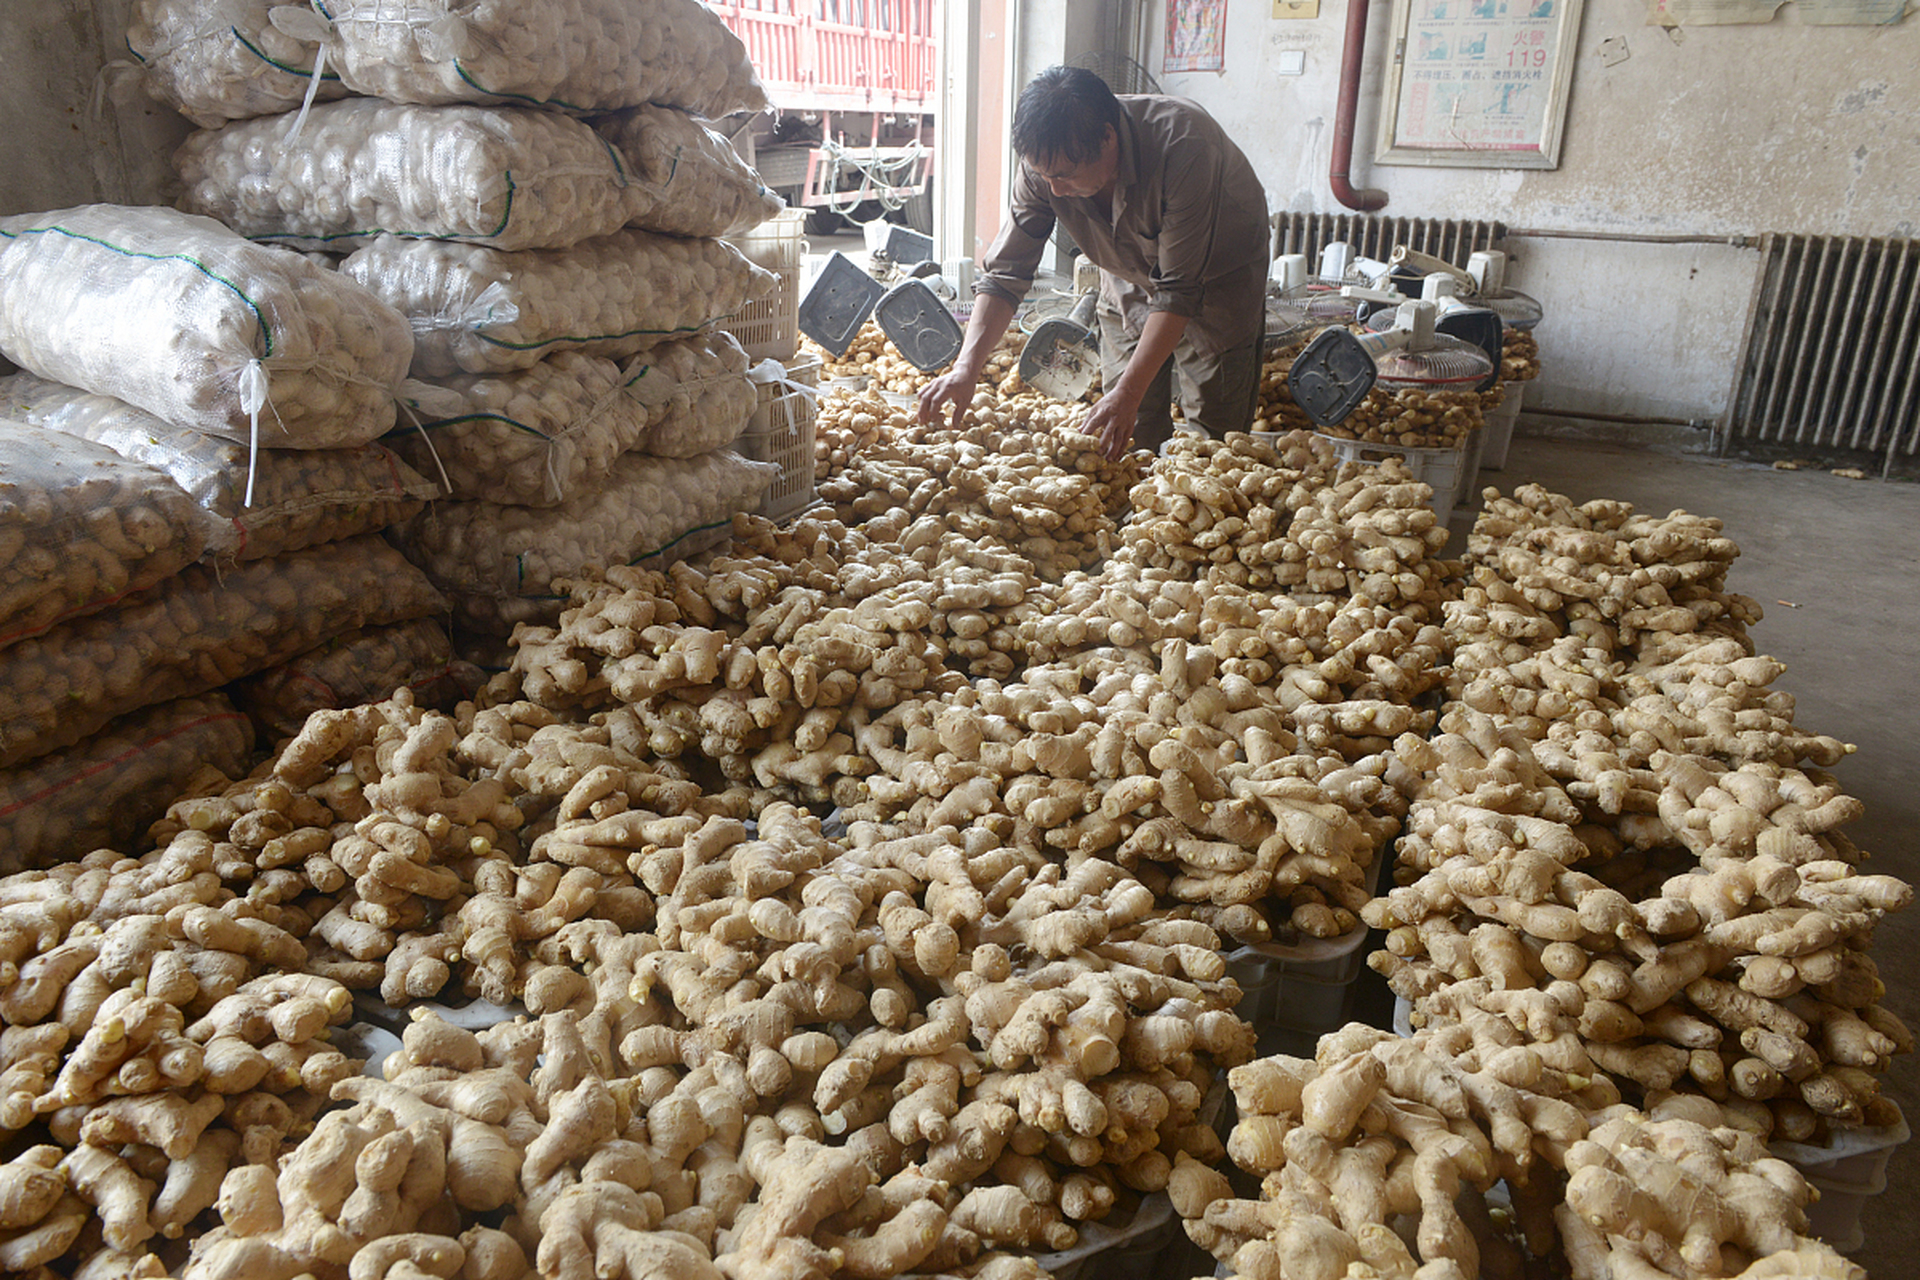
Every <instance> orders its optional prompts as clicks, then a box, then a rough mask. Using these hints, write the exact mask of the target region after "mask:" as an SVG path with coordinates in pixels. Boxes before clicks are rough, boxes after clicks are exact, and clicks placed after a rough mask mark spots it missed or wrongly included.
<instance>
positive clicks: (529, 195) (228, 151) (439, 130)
mask: <svg viewBox="0 0 1920 1280" xmlns="http://www.w3.org/2000/svg"><path fill="white" fill-rule="evenodd" d="M297 120H298V117H297V116H295V115H283V116H270V117H268V118H266V119H262V120H244V121H240V122H238V123H235V124H230V125H227V126H226V127H224V128H221V129H210V130H202V131H201V132H198V133H195V134H193V135H192V136H190V137H189V138H188V139H187V140H186V141H185V142H184V143H182V144H181V145H180V149H179V150H178V151H177V152H176V153H175V154H174V165H175V167H176V168H178V169H179V171H180V177H181V179H182V180H183V181H184V182H185V183H186V195H185V197H184V198H183V200H182V202H181V203H182V206H183V207H184V208H187V209H190V210H192V211H193V212H195V213H204V214H208V215H211V216H212V217H215V218H218V219H220V221H222V222H224V223H226V224H227V225H228V226H230V227H232V228H233V229H234V230H236V231H238V232H240V233H241V234H242V235H245V236H250V237H252V238H253V239H255V240H270V241H273V242H275V243H278V244H283V245H287V246H289V247H292V248H302V249H326V250H329V251H331V252H335V253H344V252H346V251H348V250H350V249H353V248H357V247H358V246H360V245H363V244H366V243H369V242H370V241H372V240H373V239H375V238H376V237H378V236H380V235H382V234H389V233H390V234H393V235H401V236H421V237H431V238H434V239H440V240H466V241H472V242H474V243H479V244H489V245H493V246H494V247H496V248H500V249H556V248H562V247H564V246H567V245H571V244H574V243H577V242H578V241H581V240H585V239H587V238H589V237H591V236H599V235H605V234H607V233H608V232H610V231H614V230H616V229H618V228H620V227H623V226H625V225H626V223H627V220H628V218H629V216H630V215H631V213H632V211H633V209H634V207H635V203H636V201H640V200H642V199H643V197H642V196H641V194H640V193H639V192H638V191H637V190H635V189H634V188H633V184H632V182H631V181H630V179H629V177H628V175H627V172H626V167H625V164H624V162H623V160H622V159H621V157H620V155H619V153H618V152H617V151H615V150H614V148H612V147H611V146H609V145H608V144H607V142H606V140H605V139H604V138H602V137H600V135H599V134H597V133H595V132H594V131H593V130H592V129H591V128H589V127H588V126H587V125H585V124H584V123H582V122H581V121H578V120H574V119H571V118H569V117H567V116H563V115H558V114H556V113H554V112H551V111H537V110H534V109H532V108H516V107H420V106H399V105H395V104H394V103H390V102H378V101H375V100H373V99H371V98H350V99H348V100H347V101H345V102H328V103H322V104H321V105H319V106H316V107H315V108H314V109H313V110H312V111H311V112H310V113H308V115H307V118H306V119H305V121H304V122H300V132H299V135H298V137H297V138H296V139H294V140H293V141H292V142H289V136H290V135H291V134H292V131H293V128H294V125H295V123H296V121H297Z"/></svg>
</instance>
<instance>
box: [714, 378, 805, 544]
mask: <svg viewBox="0 0 1920 1280" xmlns="http://www.w3.org/2000/svg"><path fill="white" fill-rule="evenodd" d="M796 383H797V384H799V385H798V386H796V385H794V384H796ZM819 383H820V360H819V358H818V357H817V356H809V357H807V358H806V359H805V360H798V361H795V362H794V363H793V364H791V365H789V366H788V368H787V377H786V380H785V381H783V382H769V383H763V384H762V385H761V387H760V402H759V404H757V405H755V406H754V410H753V418H752V420H751V421H749V422H748V423H747V429H746V430H745V431H743V432H741V434H740V438H739V439H738V440H736V441H735V442H734V446H733V447H734V449H735V451H736V452H738V453H739V454H740V456H741V457H743V458H750V459H752V460H753V461H755V462H774V463H778V464H779V466H780V474H779V475H778V476H777V477H775V479H774V482H773V485H772V487H771V488H769V489H768V490H767V496H766V497H765V498H764V499H762V500H761V503H760V510H759V514H760V515H762V516H765V517H766V518H767V519H769V520H787V519H790V518H792V517H793V516H796V515H799V514H800V513H801V512H802V511H805V510H806V509H807V508H808V507H810V506H812V505H813V436H814V424H815V422H816V420H817V419H818V416H819V407H818V406H817V405H816V404H815V403H814V393H813V392H812V391H811V390H809V389H803V388H812V387H816V386H818V385H819Z"/></svg>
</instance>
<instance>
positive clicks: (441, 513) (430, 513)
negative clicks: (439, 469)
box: [392, 449, 780, 597]
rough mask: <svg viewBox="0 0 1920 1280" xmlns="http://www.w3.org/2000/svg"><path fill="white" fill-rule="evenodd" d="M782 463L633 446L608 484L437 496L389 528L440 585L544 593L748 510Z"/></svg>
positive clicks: (518, 593) (501, 593)
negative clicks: (555, 491) (521, 499)
mask: <svg viewBox="0 0 1920 1280" xmlns="http://www.w3.org/2000/svg"><path fill="white" fill-rule="evenodd" d="M779 470H780V469H779V468H778V467H777V466H774V465H772V464H771V463H765V462H749V461H747V460H746V459H745V458H742V457H740V456H739V455H738V454H735V453H731V452H729V451H727V450H725V449H722V450H719V451H717V452H714V453H705V454H701V455H700V456H699V457H697V458H654V457H648V456H646V455H644V454H637V453H629V454H627V455H626V456H625V457H623V458H621V459H620V460H619V461H618V462H616V463H614V465H613V471H612V474H611V475H609V476H608V477H607V480H606V482H605V483H604V484H602V485H600V486H598V487H597V488H594V489H592V490H588V491H585V492H582V493H581V494H579V495H577V496H576V497H575V498H574V500H573V501H571V502H569V503H567V504H566V505H565V506H562V507H506V506H500V505H498V504H497V503H492V502H437V503H434V504H433V505H432V506H430V507H428V508H427V509H426V510H425V511H423V512H421V513H420V514H419V515H417V516H415V517H414V518H413V519H412V520H410V521H408V522H407V523H406V524H405V525H402V526H400V528H399V529H397V530H395V531H394V533H393V535H392V537H393V541H394V543H395V545H396V546H398V547H399V548H400V549H401V551H402V552H403V553H405V555H406V557H407V559H409V560H411V561H413V563H414V564H416V565H419V566H420V567H421V568H422V569H424V570H425V571H426V574H427V577H428V578H429V579H430V580H431V581H432V582H433V583H434V585H436V586H438V587H440V588H442V589H443V590H450V591H456V592H474V593H483V594H489V595H495V596H501V597H517V596H537V595H544V594H548V593H551V592H552V590H553V583H554V580H555V579H556V578H564V577H568V576H571V575H573V574H577V573H580V572H582V571H583V570H586V569H588V568H591V567H596V566H597V567H600V568H605V567H606V566H609V565H616V564H627V563H630V562H631V561H634V560H639V559H641V558H643V557H645V556H648V555H652V554H654V553H656V552H658V551H659V550H660V549H661V548H662V547H665V546H667V545H668V544H669V543H671V542H673V541H674V540H675V539H677V538H679V537H681V536H682V535H684V534H686V533H687V532H689V531H690V530H694V529H699V528H703V527H705V526H708V525H715V524H721V523H724V522H726V521H729V520H731V519H732V518H733V515H734V513H735V512H740V511H751V510H752V509H753V508H754V507H755V506H756V505H758V504H759V501H760V495H761V494H763V493H765V492H766V489H767V486H768V485H770V484H772V483H773V481H774V479H775V477H776V476H777V475H778V474H779Z"/></svg>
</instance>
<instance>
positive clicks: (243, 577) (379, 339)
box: [0, 205, 445, 865]
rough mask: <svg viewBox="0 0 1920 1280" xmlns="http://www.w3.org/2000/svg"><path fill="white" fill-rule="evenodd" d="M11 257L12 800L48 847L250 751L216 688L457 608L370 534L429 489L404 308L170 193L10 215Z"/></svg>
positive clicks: (2, 763) (15, 852)
mask: <svg viewBox="0 0 1920 1280" xmlns="http://www.w3.org/2000/svg"><path fill="white" fill-rule="evenodd" d="M0 277H4V279H5V281H6V284H5V300H4V302H0V352H4V353H5V354H6V355H7V356H8V358H10V359H11V360H13V361H14V362H15V363H16V364H18V365H19V366H21V367H22V368H23V369H25V370H27V371H28V372H26V373H22V374H18V375H15V376H13V377H10V378H7V379H5V380H4V385H0V398H3V399H4V401H5V403H6V408H7V411H8V413H9V414H11V415H12V416H13V417H15V418H16V419H20V420H22V422H21V424H20V425H18V426H17V427H15V428H12V429H10V431H9V434H8V438H7V440H6V442H5V443H6V450H7V454H8V456H9V457H12V458H16V459H19V462H18V463H17V465H16V466H14V467H12V468H10V475H11V476H12V477H14V478H15V482H14V483H13V484H12V485H11V486H10V488H11V490H12V492H11V494H10V498H11V500H12V504H13V505H12V506H11V509H10V512H9V516H10V518H9V520H8V521H7V523H8V525H9V526H10V528H9V537H10V539H12V540H13V544H14V545H13V549H12V551H11V552H10V557H9V558H10V560H11V562H12V563H13V564H14V565H15V566H17V571H18V572H19V573H21V574H22V576H23V583H24V584H25V585H28V586H30V587H33V590H32V591H30V592H29V594H28V595H27V596H22V597H20V598H19V599H17V600H12V601H9V610H8V612H9V615H10V617H9V624H8V625H7V626H6V627H5V632H6V636H7V643H6V646H5V649H4V653H5V660H4V662H3V663H0V682H3V683H4V686H5V690H6V692H5V693H4V695H3V698H4V705H5V707H6V708H7V710H6V715H5V722H4V727H0V769H5V770H7V771H8V774H7V778H6V781H5V784H4V786H5V792H6V799H5V801H4V802H0V810H4V814H5V820H6V821H7V822H8V824H9V831H10V834H11V835H12V836H13V837H14V840H13V842H12V844H11V848H10V850H9V852H10V854H11V855H12V856H14V857H16V858H18V859H20V860H21V863H31V862H35V861H37V860H39V859H42V858H50V857H54V858H57V857H60V856H63V855H65V854H66V853H67V852H68V850H69V848H70V846H71V844H72V843H74V842H79V843H82V844H87V845H88V847H91V846H90V842H94V841H98V840H100V839H102V838H104V837H106V836H111V835H114V834H115V833H119V832H125V831H128V830H132V829H137V828H138V826H139V824H140V823H141V822H143V821H145V820H147V819H150V818H151V816H152V809H153V807H154V805H155V801H156V799H159V800H161V801H162V802H163V801H164V797H165V794H166V792H167V791H168V790H172V791H175V792H177V790H178V789H179V788H180V787H181V786H183V785H185V784H186V783H187V782H188V781H189V780H190V779H191V777H192V776H193V774H194V773H195V771H196V769H197V768H198V765H199V763H200V761H201V760H202V759H205V760H208V761H215V762H218V763H221V764H223V765H228V766H229V767H230V766H232V765H234V764H237V763H238V762H239V761H240V760H241V759H243V758H244V755H245V752H246V750H247V749H248V747H249V746H250V745H251V735H250V733H249V731H248V730H247V728H246V725H245V723H244V721H241V720H240V719H239V718H238V717H236V716H235V715H234V713H233V708H232V707H231V705H230V704H226V703H224V702H222V701H220V700H218V699H215V700H213V701H208V700H206V695H210V694H213V693H214V692H215V691H216V690H218V689H219V688H220V687H221V686H222V685H225V684H226V683H228V682H229V681H231V680H234V679H237V678H240V677H243V676H247V675H251V674H254V673H256V672H259V671H261V670H263V669H266V668H268V667H272V666H274V665H276V664H278V663H282V662H285V661H287V660H289V659H292V658H294V657H297V656H298V655H300V654H301V653H303V652H306V651H308V650H311V649H313V648H315V647H316V646H319V645H322V644H325V643H327V642H329V641H331V640H332V639H333V638H334V637H336V636H337V635H339V634H340V633H342V632H345V631H350V630H353V629H354V628H357V627H363V626H379V625H385V624H388V623H393V622H401V621H406V620H410V619H417V618H422V617H425V616H427V615H430V614H433V613H436V612H439V611H441V610H443V609H444V607H445V606H444V602H443V601H442V600H441V599H440V597H439V596H438V594H437V593H436V592H435V591H434V590H433V589H432V587H431V586H430V585H429V584H428V583H427V582H426V580H425V579H424V578H423V577H422V576H421V575H420V574H419V573H418V572H417V571H415V570H413V569H412V568H411V567H410V566H408V565H407V564H406V563H405V562H404V561H403V560H402V559H400V558H399V557H398V556H397V555H396V554H395V553H394V552H393V551H392V550H391V549H390V548H388V547H387V546H386V545H385V544H384V543H382V542H381V541H380V540H379V539H378V537H377V536H376V534H375V531H376V530H378V529H379V528H380V527H381V525H383V524H385V523H386V522H388V521H390V520H392V519H395V518H398V517H400V516H403V515H406V514H409V513H410V512H412V511H414V510H417V509H418V507H419V506H420V504H421V503H422V501H423V500H424V499H425V498H426V497H427V496H428V494H429V493H430V492H431V489H430V488H429V486H428V485H427V484H426V482H425V481H423V480H422V479H421V478H420V477H419V476H418V475H417V474H415V473H413V472H412V471H411V470H409V469H407V468H406V467H404V466H403V465H402V464H400V463H399V462H398V460H397V459H395V458H394V457H393V456H392V455H391V454H390V453H388V452H387V451H386V450H384V449H382V448H380V447H379V446H378V445H376V444H374V443H373V442H372V441H373V438H374V437H376V436H378V435H379V434H381V433H382V432H384V431H385V430H386V429H387V428H388V427H389V426H390V425H391V424H392V422H393V415H394V404H395V398H396V395H397V391H398V387H399V383H400V380H401V377H402V375H403V373H404V370H405V367H406V361H407V359H408V355H409V353H410V351H411V335H410V333H409V332H408V329H407V325H406V321H405V320H404V318H403V317H401V316H399V315H398V314H397V313H395V312H393V311H392V310H391V309H390V308H388V307H386V306H385V305H384V304H383V303H381V302H380V301H379V300H378V299H376V298H374V297H372V296H371V295H370V294H368V293H367V291H366V290H364V289H363V288H361V287H360V286H358V285H356V284H354V283H353V282H352V281H349V280H345V279H343V278H341V277H338V276H336V275H334V274H333V273H330V272H326V271H323V270H321V269H319V268H317V267H315V266H313V265H312V264H311V263H308V262H306V261H304V260H302V259H301V258H299V257H297V256H294V255H290V254H286V253H283V252H281V251H278V250H274V249H268V248H264V247H261V246H257V245H253V244H250V243H248V242H247V241H245V240H242V239H241V238H240V237H238V236H236V235H234V234H233V233H232V232H231V231H229V230H227V229H226V228H224V227H221V226H220V225H218V224H217V223H213V222H211V221H209V220H207V219H204V218H196V217H191V216H188V215H185V214H179V213H175V212H173V211H171V210H166V209H148V208H117V207H114V206H105V205H97V206H90V207H86V208H81V209H73V210H65V211H59V212H54V213H46V214H36V215H22V216H19V217H15V218H10V219H7V220H6V221H5V225H4V226H0ZM30 459H31V460H34V461H32V462H30V461H29V460H30ZM62 468H65V469H64V470H62ZM35 584H37V586H36V585H35ZM178 699H195V700H196V701H194V702H193V704H192V705H191V706H187V705H184V704H182V705H174V706H171V707H169V706H167V705H166V704H168V703H170V702H174V701H175V700H178ZM127 717H136V718H134V719H127ZM103 734H104V735H106V736H99V735H103ZM116 763H118V764H126V765H127V766H128V767H126V768H119V767H115V766H116ZM102 773H104V774H105V775H107V780H106V781H105V782H104V783H103V782H100V781H97V780H96V775H100V774H102ZM103 788H104V790H103ZM149 788H158V789H159V790H158V793H157V795H156V793H155V792H154V791H152V790H149ZM103 797H104V799H103ZM115 801H118V803H115ZM21 863H16V865H20V864H21Z"/></svg>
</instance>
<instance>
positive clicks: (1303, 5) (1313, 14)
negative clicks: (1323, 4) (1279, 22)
mask: <svg viewBox="0 0 1920 1280" xmlns="http://www.w3.org/2000/svg"><path fill="white" fill-rule="evenodd" d="M1273 16H1274V17H1276V18H1317V17H1319V16H1320V0H1273Z"/></svg>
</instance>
